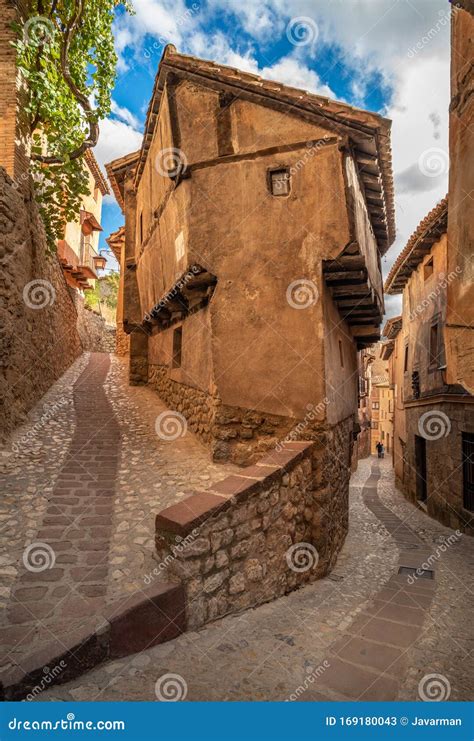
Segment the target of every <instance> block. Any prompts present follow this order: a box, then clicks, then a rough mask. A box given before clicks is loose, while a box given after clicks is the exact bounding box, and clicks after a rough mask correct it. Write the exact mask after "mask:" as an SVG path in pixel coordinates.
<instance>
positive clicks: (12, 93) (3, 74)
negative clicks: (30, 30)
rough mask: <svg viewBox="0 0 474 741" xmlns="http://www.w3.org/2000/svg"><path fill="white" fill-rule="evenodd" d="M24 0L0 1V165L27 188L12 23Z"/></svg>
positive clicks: (18, 80) (26, 159)
mask: <svg viewBox="0 0 474 741" xmlns="http://www.w3.org/2000/svg"><path fill="white" fill-rule="evenodd" d="M24 7H25V3H24V2H23V0H0V165H2V166H3V167H5V169H6V170H7V172H8V174H9V175H10V176H11V177H12V178H14V179H15V181H16V182H17V186H22V187H23V186H25V187H27V177H26V173H27V171H28V158H27V155H26V149H25V145H24V139H25V137H24V132H23V131H22V125H21V121H20V117H19V112H20V111H21V109H22V101H21V96H22V92H21V79H20V76H19V74H18V72H17V69H16V63H15V59H16V52H15V49H14V48H13V47H12V45H11V42H12V41H13V40H14V39H15V32H14V31H13V29H12V27H11V26H12V23H13V22H14V21H18V19H19V17H20V13H21V12H22V11H23V10H24Z"/></svg>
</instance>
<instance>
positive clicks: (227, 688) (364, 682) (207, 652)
mask: <svg viewBox="0 0 474 741" xmlns="http://www.w3.org/2000/svg"><path fill="white" fill-rule="evenodd" d="M373 463H374V460H373V459H367V460H365V461H361V462H360V463H359V468H358V471H357V472H356V473H355V474H354V475H353V476H352V479H351V510H350V530H349V535H348V538H347V540H346V543H345V545H344V548H343V550H342V552H341V554H340V557H339V559H338V562H337V564H336V568H335V570H334V572H333V573H332V574H331V576H330V577H328V578H326V579H323V580H321V581H319V582H317V583H315V584H312V585H310V586H307V587H305V588H303V589H301V590H299V591H298V592H294V593H292V594H291V595H289V596H286V597H283V598H281V599H279V600H276V601H274V602H272V603H269V604H266V605H263V606H261V607H258V608H256V609H254V610H249V611H247V612H245V613H243V614H242V615H240V616H228V617H226V618H224V619H222V620H220V621H218V622H216V623H214V624H212V625H208V626H207V627H205V628H204V629H202V630H200V631H199V632H195V633H187V634H184V635H183V636H180V637H179V638H177V639H176V640H174V641H170V642H169V643H166V644H163V645H161V646H156V647H154V648H152V649H149V650H147V651H145V652H143V653H141V654H136V655H135V656H132V657H129V658H128V659H122V660H120V661H114V662H109V663H107V664H104V665H103V666H101V667H98V668H97V669H95V670H94V671H92V672H90V673H89V674H87V675H85V676H83V677H81V678H79V679H77V680H75V681H74V682H70V683H69V684H66V685H63V686H61V687H56V688H52V689H50V690H48V691H46V692H44V693H43V694H42V695H41V698H40V699H42V700H71V699H72V700H156V694H155V684H156V682H157V681H158V680H160V678H163V676H164V675H166V674H169V673H172V674H177V675H180V677H182V681H181V686H184V684H185V685H186V688H187V694H186V699H187V700H252V699H253V700H286V699H291V700H293V699H299V700H326V699H354V697H361V696H362V695H363V693H364V691H365V692H366V693H367V687H368V686H371V691H370V692H369V695H367V694H366V697H367V696H375V695H377V694H378V696H379V697H380V696H382V699H403V700H416V701H418V700H420V699H422V698H421V697H420V694H419V692H420V691H419V683H420V681H421V680H423V678H425V677H427V676H428V675H431V674H439V675H441V680H435V682H437V683H438V685H437V686H440V687H441V692H442V693H443V692H444V693H445V695H446V693H448V688H449V692H450V694H449V695H448V696H449V699H451V700H467V699H469V698H470V697H472V678H470V676H469V671H468V669H469V665H470V664H469V662H470V659H471V661H472V633H470V623H471V622H472V620H471V619H470V615H471V614H472V560H473V553H474V549H473V541H472V540H471V539H469V538H467V537H466V536H462V537H461V538H456V539H455V540H454V541H452V539H451V541H449V542H452V544H451V545H449V543H448V540H447V539H448V538H450V537H451V536H453V531H452V530H449V529H448V528H444V527H443V526H441V525H439V524H438V523H437V522H435V521H434V520H431V519H430V518H429V517H427V516H426V515H425V514H424V513H423V512H421V511H419V510H416V509H415V508H413V506H412V505H411V504H409V503H408V502H406V501H405V500H404V499H403V497H402V495H401V494H400V493H399V492H397V491H396V490H395V488H394V485H393V473H392V470H391V468H390V464H389V461H386V460H384V461H381V462H380V469H381V477H380V479H379V480H378V476H377V475H376V474H375V475H371V468H372V465H373ZM376 467H378V462H376ZM365 483H366V484H367V486H366V487H365V488H364V484H365ZM374 484H375V485H376V488H375V486H374ZM373 510H374V511H375V512H377V515H376V514H374V511H373ZM386 510H387V511H386ZM379 515H382V516H383V519H384V520H385V522H386V524H384V522H383V521H381V520H380V519H379ZM403 523H405V524H403ZM441 545H443V546H444V550H443V551H441V549H440V546H441ZM413 546H418V548H414V547H413ZM414 554H416V556H414ZM426 554H428V556H427V555H426ZM411 556H413V560H412V563H416V564H418V563H420V561H425V560H426V559H427V558H429V559H430V560H429V562H428V564H427V566H428V567H429V568H432V569H434V570H435V572H436V580H435V584H434V589H433V585H432V584H430V585H429V586H428V587H427V586H426V584H427V583H428V582H427V580H424V579H421V578H419V579H417V580H416V583H415V588H414V589H413V590H412V592H411V593H410V596H411V597H414V598H415V601H416V604H415V605H414V606H413V607H411V609H412V610H415V611H417V610H418V611H419V612H417V613H416V614H415V613H412V617H411V622H412V623H413V625H412V626H410V621H408V622H407V621H406V620H405V619H404V621H403V622H400V617H399V615H398V614H395V613H394V612H392V613H391V614H390V613H387V612H385V613H384V616H383V617H381V616H380V614H379V615H378V616H377V617H376V618H374V615H377V613H380V611H381V610H384V609H385V608H386V605H387V603H389V604H388V609H389V610H392V611H393V610H395V612H397V611H398V610H400V608H401V610H402V612H403V614H404V615H405V614H406V613H407V610H410V605H407V604H403V602H404V595H405V593H406V592H407V583H406V577H399V576H397V575H396V574H397V571H398V566H399V565H400V564H405V565H409V562H408V559H409V558H410V557H411ZM433 564H434V565H433ZM451 571H452V572H453V574H454V575H455V576H453V575H451V576H450V572H451ZM458 581H461V582H462V586H461V585H460V584H458ZM388 582H390V583H389V584H387V583H388ZM421 582H423V584H424V586H423V584H422V585H421V586H420V584H421ZM374 597H376V599H375V600H374ZM400 601H401V603H402V604H401V605H400V604H399V603H400ZM421 613H422V614H421ZM387 615H388V619H387ZM364 616H366V617H364ZM374 619H375V620H377V621H380V620H383V621H384V623H383V624H382V628H383V630H386V628H387V623H389V627H390V630H391V635H390V636H389V635H387V634H384V635H381V636H377V635H375V632H374V631H375V629H376V628H377V626H376V625H375V626H374V625H372V628H371V630H372V632H371V634H367V635H366V636H364V635H363V634H362V635H360V633H361V631H363V630H364V625H366V624H367V621H370V620H372V621H373V620H374ZM413 627H414V628H415V629H414V630H413ZM357 633H359V638H358V639H357V641H358V642H359V643H358V644H357V643H355V641H354V637H353V636H354V635H355V634H357ZM394 636H398V641H399V642H402V643H403V645H402V646H394V645H393V640H394ZM348 641H351V642H352V645H349V646H348ZM364 642H365V644H366V645H361V644H364ZM370 643H375V644H376V645H377V649H376V650H375V651H373V652H372V653H369V654H366V655H365V658H363V657H364V653H363V651H364V650H367V649H368V648H370ZM470 651H471V656H469V652H470ZM338 654H341V655H340V656H338ZM336 659H337V660H336ZM337 661H339V662H340V661H344V662H345V665H344V666H343V667H341V665H340V664H339V665H338V664H337ZM361 661H365V663H364V664H363V663H361ZM325 662H326V663H325ZM347 663H349V665H350V666H351V670H352V677H351V681H350V682H349V683H347V682H344V681H342V680H343V679H344V672H346V671H347ZM327 664H329V666H327ZM374 664H375V666H378V669H375V670H374V668H373V665H374ZM368 665H369V667H370V665H372V668H370V669H368ZM387 666H389V667H390V669H389V671H387V670H386V669H385V667H387ZM332 667H336V669H334V668H333V669H332V675H331V668H332ZM337 669H339V670H341V669H344V672H343V671H337ZM368 673H369V674H370V673H372V675H371V676H370V677H369V678H367V674H368ZM341 677H342V680H341ZM357 677H359V687H357V686H355V687H354V685H353V680H354V679H357ZM377 680H378V681H377ZM440 681H441V684H440ZM420 686H422V687H424V688H425V691H427V690H429V687H426V683H424V684H422V685H420ZM431 686H432V687H433V685H431ZM434 689H435V691H436V685H434ZM446 699H447V698H446Z"/></svg>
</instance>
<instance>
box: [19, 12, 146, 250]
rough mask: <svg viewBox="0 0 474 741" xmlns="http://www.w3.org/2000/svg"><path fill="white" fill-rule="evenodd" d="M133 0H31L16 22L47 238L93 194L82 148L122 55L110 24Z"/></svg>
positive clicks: (95, 134) (93, 131)
mask: <svg viewBox="0 0 474 741" xmlns="http://www.w3.org/2000/svg"><path fill="white" fill-rule="evenodd" d="M119 4H122V5H124V7H125V9H126V10H127V11H128V12H132V8H131V5H130V4H129V3H128V0H124V1H123V2H121V3H119V2H118V0H48V1H46V0H30V1H29V2H28V3H27V15H26V17H25V18H24V19H23V21H24V22H23V24H22V25H18V26H17V32H18V39H17V41H16V42H15V46H16V49H17V63H18V67H19V69H20V71H21V73H22V77H23V82H24V89H25V98H26V99H25V104H24V106H23V107H22V114H23V116H24V117H25V121H24V122H23V124H24V128H25V129H26V131H27V132H28V133H29V135H30V137H31V170H32V174H33V178H34V181H35V192H36V198H37V201H38V205H39V208H40V212H41V215H42V217H43V221H44V223H45V227H46V232H47V236H48V241H49V242H50V244H51V245H55V244H56V240H57V239H60V238H61V237H62V236H63V229H64V224H65V223H66V221H69V220H71V219H74V218H76V217H77V213H78V210H79V204H80V201H81V196H82V195H85V194H86V193H87V172H86V169H85V165H84V159H83V157H84V152H85V151H86V149H88V148H90V147H94V146H95V145H96V144H97V141H98V138H99V123H98V122H99V121H100V120H101V119H103V118H105V117H106V116H107V115H108V114H109V113H110V105H111V91H112V89H113V87H114V82H115V70H116V64H117V56H116V54H115V50H114V41H113V34H112V23H113V20H114V16H115V11H116V7H117V5H119Z"/></svg>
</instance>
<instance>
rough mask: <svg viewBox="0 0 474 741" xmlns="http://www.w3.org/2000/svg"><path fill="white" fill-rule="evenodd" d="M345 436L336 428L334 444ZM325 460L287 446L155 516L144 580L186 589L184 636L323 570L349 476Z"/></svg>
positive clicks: (316, 448) (342, 521) (339, 528)
mask: <svg viewBox="0 0 474 741" xmlns="http://www.w3.org/2000/svg"><path fill="white" fill-rule="evenodd" d="M343 427H344V426H343ZM347 427H348V426H347ZM346 433H347V430H345V429H341V430H339V431H337V432H336V431H334V433H333V439H332V442H333V443H334V444H338V443H339V442H341V441H342V439H343V438H344V436H345V434H346ZM327 442H329V443H331V440H328V441H327ZM332 457H333V458H335V459H336V462H335V463H334V465H332V466H329V465H328V456H327V455H326V454H325V451H324V450H323V449H322V448H321V445H320V444H318V442H312V441H299V442H296V441H292V442H286V443H285V444H284V445H283V447H282V449H280V450H279V451H273V452H272V453H270V454H268V455H267V456H265V457H264V458H263V459H262V460H260V461H259V462H258V463H257V464H256V465H253V466H249V467H247V468H243V469H242V470H241V471H239V474H238V475H232V476H229V477H227V478H226V479H224V480H223V481H221V482H219V483H217V484H214V485H213V486H212V488H211V490H209V491H207V492H200V493H197V494H194V495H192V496H190V497H189V498H188V499H186V500H184V501H182V502H180V503H179V504H177V505H173V506H172V507H169V508H167V509H166V510H164V511H163V512H161V513H160V514H159V515H158V516H157V519H156V545H157V559H158V561H159V565H158V566H157V567H156V569H155V571H154V572H153V573H152V574H150V577H149V578H150V579H153V578H169V579H172V580H179V581H180V582H181V583H182V584H183V585H184V589H185V595H186V615H187V627H188V629H195V628H198V627H200V626H201V625H204V624H205V623H207V622H209V621H212V620H214V619H216V618H219V617H222V616H223V615H225V614H228V613H234V612H240V611H241V610H244V609H247V608H249V607H255V606H256V605H259V604H262V603H263V602H267V601H269V600H272V599H275V598H277V597H280V596H282V595H284V594H286V593H288V592H290V591H292V590H294V589H297V588H298V587H300V586H303V585H304V584H307V583H309V582H311V581H314V580H315V579H319V578H321V577H322V576H324V575H325V574H327V573H328V571H329V570H330V569H331V568H332V567H333V565H334V563H335V561H336V559H337V555H338V553H339V550H340V549H341V547H342V544H343V543H344V539H345V536H346V534H347V527H348V516H347V503H348V497H347V486H346V479H347V477H348V473H347V472H346V475H341V471H342V467H341V465H340V462H339V461H338V460H337V457H336V456H332ZM341 463H342V461H341ZM346 463H347V461H346ZM344 488H345V491H342V490H343V489H344Z"/></svg>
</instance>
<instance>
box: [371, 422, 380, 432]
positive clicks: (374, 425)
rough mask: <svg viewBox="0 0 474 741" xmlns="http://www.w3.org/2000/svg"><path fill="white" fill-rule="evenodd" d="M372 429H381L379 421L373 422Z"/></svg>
mask: <svg viewBox="0 0 474 741" xmlns="http://www.w3.org/2000/svg"><path fill="white" fill-rule="evenodd" d="M372 429H373V430H378V429H379V423H378V422H372Z"/></svg>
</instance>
